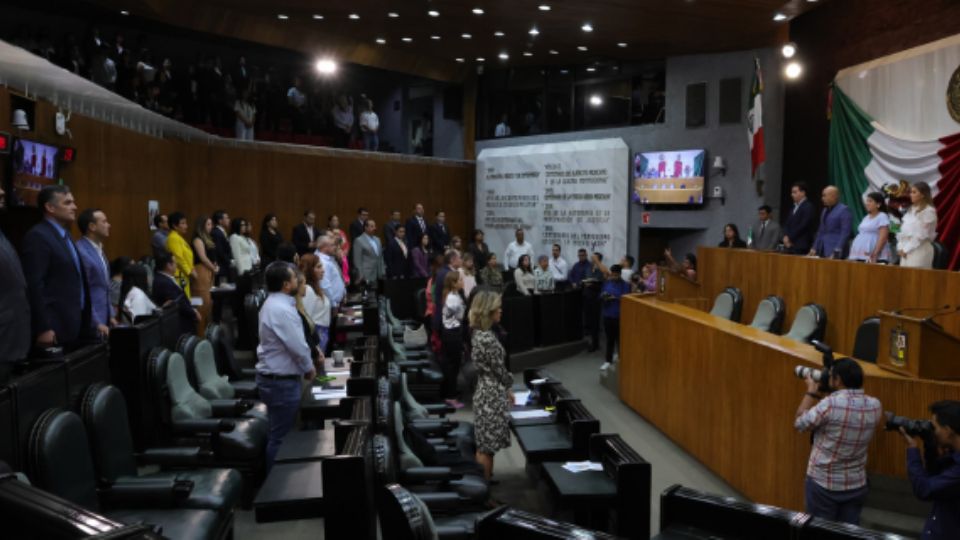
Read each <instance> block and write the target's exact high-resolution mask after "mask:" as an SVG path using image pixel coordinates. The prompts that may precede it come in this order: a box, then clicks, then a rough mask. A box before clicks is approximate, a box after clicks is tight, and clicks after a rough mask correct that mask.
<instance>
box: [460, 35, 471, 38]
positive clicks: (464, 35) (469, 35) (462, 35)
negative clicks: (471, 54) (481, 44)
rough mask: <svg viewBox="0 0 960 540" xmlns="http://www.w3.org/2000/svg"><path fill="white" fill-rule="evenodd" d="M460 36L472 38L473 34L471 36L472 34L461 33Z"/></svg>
mask: <svg viewBox="0 0 960 540" xmlns="http://www.w3.org/2000/svg"><path fill="white" fill-rule="evenodd" d="M460 37H462V38H463V39H470V38H472V37H473V36H471V35H470V34H460Z"/></svg>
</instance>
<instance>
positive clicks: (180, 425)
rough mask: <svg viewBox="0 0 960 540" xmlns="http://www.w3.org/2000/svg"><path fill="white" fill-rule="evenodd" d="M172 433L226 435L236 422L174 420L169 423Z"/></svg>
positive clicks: (209, 419) (216, 419)
mask: <svg viewBox="0 0 960 540" xmlns="http://www.w3.org/2000/svg"><path fill="white" fill-rule="evenodd" d="M170 424H171V427H172V428H173V432H174V433H176V434H178V435H194V434H198V433H227V432H230V431H233V429H234V428H235V427H236V422H234V421H233V420H229V419H226V418H204V419H202V420H174V421H173V422H171V423H170Z"/></svg>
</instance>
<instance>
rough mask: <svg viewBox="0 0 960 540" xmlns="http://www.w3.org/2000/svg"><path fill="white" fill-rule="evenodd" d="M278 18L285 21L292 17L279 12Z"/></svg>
mask: <svg viewBox="0 0 960 540" xmlns="http://www.w3.org/2000/svg"><path fill="white" fill-rule="evenodd" d="M277 18H278V19H280V20H281V21H285V20H287V19H289V18H290V17H288V16H287V15H284V14H283V13H278V14H277Z"/></svg>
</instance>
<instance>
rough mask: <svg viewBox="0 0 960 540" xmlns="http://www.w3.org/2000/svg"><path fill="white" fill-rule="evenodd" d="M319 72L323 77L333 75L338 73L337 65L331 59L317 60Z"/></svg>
mask: <svg viewBox="0 0 960 540" xmlns="http://www.w3.org/2000/svg"><path fill="white" fill-rule="evenodd" d="M316 68H317V72H319V73H320V74H321V75H333V74H334V73H336V72H337V63H336V62H334V61H333V60H331V59H329V58H323V59H320V60H317V64H316Z"/></svg>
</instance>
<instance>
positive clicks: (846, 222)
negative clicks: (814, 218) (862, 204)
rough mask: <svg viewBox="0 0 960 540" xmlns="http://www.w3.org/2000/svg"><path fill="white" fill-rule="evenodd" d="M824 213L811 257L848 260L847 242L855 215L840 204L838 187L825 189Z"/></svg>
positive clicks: (821, 214) (823, 197) (821, 215)
mask: <svg viewBox="0 0 960 540" xmlns="http://www.w3.org/2000/svg"><path fill="white" fill-rule="evenodd" d="M821 200H822V201H823V211H822V212H821V213H820V229H819V230H818V231H817V238H816V240H815V241H814V242H813V248H811V249H810V255H816V256H818V257H834V258H837V259H845V258H847V253H846V251H847V240H849V239H850V229H851V228H852V227H853V213H851V212H850V209H849V208H847V205H845V204H843V203H842V202H840V190H839V189H837V187H836V186H827V187H825V188H823V196H822V198H821Z"/></svg>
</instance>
